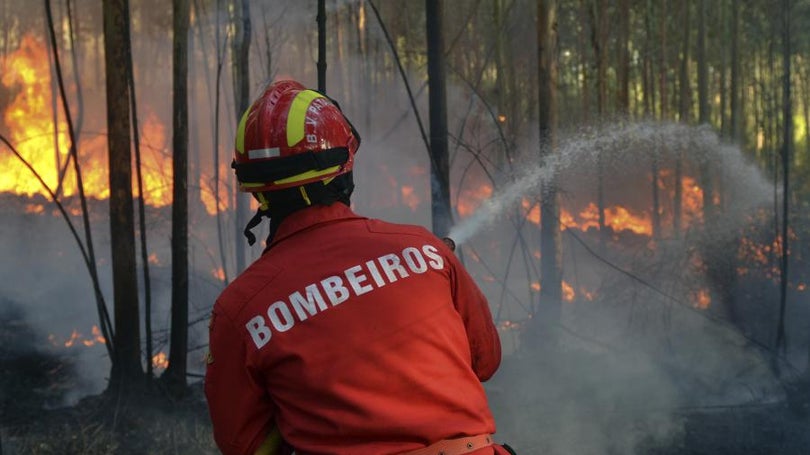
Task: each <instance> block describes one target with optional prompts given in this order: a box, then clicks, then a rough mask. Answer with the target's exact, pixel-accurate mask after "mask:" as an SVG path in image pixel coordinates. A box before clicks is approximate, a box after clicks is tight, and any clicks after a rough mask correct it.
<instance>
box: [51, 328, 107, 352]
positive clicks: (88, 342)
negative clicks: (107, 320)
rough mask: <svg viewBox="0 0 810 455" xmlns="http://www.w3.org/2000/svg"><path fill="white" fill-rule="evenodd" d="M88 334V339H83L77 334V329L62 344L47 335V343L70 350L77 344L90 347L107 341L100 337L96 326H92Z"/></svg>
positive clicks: (53, 336)
mask: <svg viewBox="0 0 810 455" xmlns="http://www.w3.org/2000/svg"><path fill="white" fill-rule="evenodd" d="M90 333H91V336H90V337H85V336H84V335H83V334H82V333H81V332H79V330H78V329H73V330H72V331H71V333H70V338H68V339H67V340H65V341H64V342H60V341H57V339H56V335H54V334H50V335H48V341H50V343H51V344H52V345H54V346H64V347H66V348H72V347H73V346H76V345H79V344H81V345H84V346H87V347H90V346H93V345H95V344H104V343H106V342H107V340H106V339H105V338H104V337H103V336H102V335H101V329H99V328H98V326H97V325H94V326H93V328H92V329H91V330H90Z"/></svg>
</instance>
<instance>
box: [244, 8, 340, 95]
mask: <svg viewBox="0 0 810 455" xmlns="http://www.w3.org/2000/svg"><path fill="white" fill-rule="evenodd" d="M317 22H318V91H319V92H321V93H326V0H318V16H317ZM248 29H249V28H248ZM247 39H250V38H249V37H247Z"/></svg>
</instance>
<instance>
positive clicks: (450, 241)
mask: <svg viewBox="0 0 810 455" xmlns="http://www.w3.org/2000/svg"><path fill="white" fill-rule="evenodd" d="M442 242H444V244H445V245H447V247H448V248H450V251H456V242H455V241H454V240H453V239H451V238H450V237H442Z"/></svg>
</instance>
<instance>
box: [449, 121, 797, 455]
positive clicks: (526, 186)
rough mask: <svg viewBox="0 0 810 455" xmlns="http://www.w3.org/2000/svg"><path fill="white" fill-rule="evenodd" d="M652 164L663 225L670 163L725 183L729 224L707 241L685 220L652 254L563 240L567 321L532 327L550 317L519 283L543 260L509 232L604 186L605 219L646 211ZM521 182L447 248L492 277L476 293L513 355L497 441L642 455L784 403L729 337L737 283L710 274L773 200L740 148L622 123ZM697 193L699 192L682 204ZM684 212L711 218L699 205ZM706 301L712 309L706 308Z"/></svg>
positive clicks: (620, 236)
mask: <svg viewBox="0 0 810 455" xmlns="http://www.w3.org/2000/svg"><path fill="white" fill-rule="evenodd" d="M653 162H655V163H656V165H657V169H658V170H659V172H660V175H659V178H660V180H661V181H660V183H659V190H660V191H661V195H660V198H661V204H662V205H661V211H662V219H664V220H665V221H662V224H663V225H665V226H666V225H669V224H671V223H672V220H671V214H669V215H666V214H667V213H668V212H671V210H672V207H671V202H669V203H667V202H665V201H667V200H671V198H672V193H671V191H672V187H673V185H674V181H673V176H672V174H671V172H672V169H674V168H675V166H676V164H677V165H679V166H681V169H682V177H683V178H690V179H692V180H690V181H692V182H694V185H697V183H698V182H699V181H700V176H701V172H704V173H707V175H710V176H711V178H712V180H713V181H715V182H720V184H721V185H722V191H720V192H719V193H720V194H722V195H723V200H722V201H717V202H719V204H718V207H719V209H718V210H720V211H721V213H722V214H721V218H720V220H721V221H720V222H718V223H716V225H711V226H706V225H703V224H701V222H700V221H699V220H698V219H697V218H695V217H696V216H697V215H698V213H697V212H694V213H693V212H690V210H687V209H684V214H683V215H684V220H683V223H684V225H683V227H682V229H683V232H681V233H674V232H672V231H671V230H670V229H666V230H664V229H662V232H661V233H659V237H658V238H657V239H652V238H650V237H648V236H647V235H636V234H631V233H627V232H629V231H618V230H616V231H611V234H610V235H609V236H608V238H607V240H606V242H607V243H602V242H605V240H604V238H603V237H601V236H600V233H599V231H598V229H589V230H584V231H583V230H578V229H574V228H572V227H571V226H568V228H567V229H566V230H565V231H564V232H563V252H564V256H563V280H564V281H565V284H566V285H567V286H569V287H570V289H571V292H572V294H574V296H573V297H572V298H571V299H570V301H566V302H564V303H563V304H562V309H561V316H560V320H559V322H556V321H550V322H548V321H541V322H545V323H544V324H540V325H538V321H537V319H539V318H543V317H546V316H545V315H547V314H548V312H547V311H544V310H543V308H544V307H545V306H547V305H549V302H544V301H542V300H539V301H538V294H537V293H536V290H534V292H532V290H529V289H527V288H528V286H526V280H527V279H528V280H538V279H539V278H538V276H539V271H538V270H536V268H535V266H533V265H532V263H535V261H537V258H538V257H539V256H540V255H542V254H543V253H544V252H542V251H539V250H537V247H536V246H534V245H538V244H539V241H538V239H537V237H536V234H533V233H532V231H531V230H527V229H526V228H525V223H520V222H517V221H515V217H516V216H517V217H521V218H523V217H526V216H527V213H526V210H525V205H523V204H524V203H525V202H524V201H525V200H527V199H528V200H539V199H542V198H543V197H545V196H546V193H544V191H546V190H547V189H548V188H549V187H553V188H554V189H555V190H556V191H557V192H558V193H560V194H561V199H562V201H563V205H564V206H565V207H568V208H570V209H572V212H574V213H576V210H577V208H580V207H582V206H585V205H586V204H587V203H588V202H591V203H592V201H593V200H595V199H596V196H597V194H598V191H597V190H598V188H597V186H598V182H600V181H601V182H602V185H603V189H604V196H603V197H604V198H605V203H606V205H608V206H610V205H612V204H614V203H621V204H622V205H624V206H626V207H627V208H628V210H635V211H637V212H639V213H640V211H641V210H649V207H651V206H652V196H651V192H652V181H651V179H650V175H651V169H652V166H653ZM529 163H530V162H529ZM516 167H517V168H519V169H525V171H523V172H522V173H520V174H519V175H516V176H514V178H512V179H511V180H510V179H507V180H509V181H510V183H508V184H507V185H505V186H503V187H502V188H501V189H496V190H495V192H494V194H493V196H492V198H491V199H489V200H487V201H485V202H484V203H483V204H482V205H481V206H480V207H479V209H478V210H477V211H476V212H475V213H474V214H473V215H472V216H470V217H468V218H465V219H463V220H462V221H461V222H460V223H458V224H457V225H456V226H454V227H453V229H452V230H451V233H450V237H451V238H453V239H454V240H455V241H456V242H458V243H463V244H465V245H466V246H467V248H465V251H468V252H474V255H473V258H472V260H468V261H467V264H468V267H469V268H470V270H472V271H473V272H474V273H475V274H476V276H478V277H481V276H482V275H483V276H485V277H489V279H488V280H483V281H481V280H479V283H481V285H482V288H483V290H484V292H485V293H486V295H487V296H488V297H489V299H490V302H491V304H492V305H493V310H494V312H495V316H496V320H497V322H498V323H499V324H500V327H501V334H502V339H503V340H504V346H505V348H506V350H507V351H508V352H510V355H508V356H506V357H505V360H504V364H503V366H502V368H501V370H500V371H499V373H498V374H497V375H496V377H495V378H494V379H493V381H492V383H491V384H488V386H487V387H488V390H489V392H490V398H491V400H492V406H493V409H494V410H495V414H496V419H497V422H498V424H499V431H498V437H499V439H500V440H502V441H505V442H508V443H510V444H512V445H513V446H514V447H516V448H517V449H518V451H519V452H521V451H522V452H526V453H547V454H552V455H553V454H567V453H576V454H584V455H590V454H593V455H597V454H605V453H617V454H635V453H639V454H641V453H647V452H648V451H649V450H651V448H654V447H663V446H667V445H669V444H677V441H678V440H679V438H681V437H683V430H684V427H683V425H684V416H685V415H686V413H687V412H688V411H689V410H693V409H709V408H712V407H723V406H736V405H740V404H750V403H766V402H772V401H774V400H777V399H779V398H780V397H781V390H780V387H779V386H778V381H777V380H776V379H775V378H774V377H773V374H772V372H771V370H770V368H769V365H768V362H767V361H766V358H765V356H764V354H765V353H764V352H763V351H761V350H760V349H759V348H758V346H757V343H756V341H757V340H755V339H753V338H751V336H750V335H749V334H746V333H745V332H744V331H743V330H741V328H740V326H739V325H737V324H738V323H741V321H739V320H738V321H737V323H734V324H733V323H731V322H730V319H729V314H728V313H727V312H726V310H727V309H726V308H725V307H724V305H725V303H724V302H723V295H724V292H726V291H727V289H725V288H726V287H728V286H731V284H730V283H727V282H723V281H717V280H716V279H713V278H711V274H709V273H708V272H707V269H706V265H705V264H713V265H714V264H717V263H721V264H722V263H723V262H722V261H731V262H732V263H733V261H735V260H736V250H734V249H731V250H730V251H729V250H728V249H727V250H726V251H718V249H717V248H714V249H712V248H710V246H712V245H715V246H717V245H719V246H721V247H723V248H726V247H727V246H728V245H734V243H733V239H735V238H737V236H739V235H740V232H741V231H742V229H743V227H744V226H746V224H747V223H750V218H749V215H750V214H751V213H752V212H754V211H756V210H758V209H759V208H761V207H762V206H763V205H764V204H766V203H767V202H769V197H771V196H772V195H771V186H770V185H769V184H768V183H767V182H766V180H765V179H764V178H763V177H762V176H761V174H760V173H759V171H758V170H757V169H756V167H754V166H753V165H751V164H750V163H748V162H747V161H746V160H745V159H744V158H743V156H742V154H741V153H740V151H739V149H738V148H736V147H733V146H730V145H727V144H724V143H722V141H720V139H719V138H718V137H717V135H716V134H715V133H713V132H712V131H711V130H709V129H708V128H700V127H690V126H685V125H680V124H672V123H653V122H639V123H627V122H622V123H614V124H606V125H603V126H600V127H593V128H588V129H583V130H578V131H576V132H570V133H568V134H567V135H565V136H564V137H563V138H562V139H561V140H560V144H559V147H558V149H557V150H556V153H555V154H554V155H550V156H548V157H546V158H545V159H543V160H541V161H539V163H537V164H534V165H528V164H527V165H523V166H520V165H518V166H516ZM600 174H601V175H600ZM690 188H691V189H692V190H695V189H696V188H698V187H697V186H694V187H689V188H684V191H687V190H690ZM695 191H696V190H695ZM688 197H692V198H693V200H688V199H687V198H688ZM684 201H685V202H684V203H686V202H689V201H691V202H695V203H697V202H701V203H702V200H701V198H700V197H698V195H696V194H693V195H691V196H690V195H689V194H685V195H684ZM691 202H690V203H691ZM667 204H669V205H667ZM687 214H688V215H689V216H691V217H692V218H689V217H687V216H686V215H687ZM667 216H669V217H670V218H667ZM505 221H511V222H505ZM510 243H511V244H512V247H511V248H513V249H515V247H516V246H517V249H518V250H520V249H523V250H527V249H528V250H529V251H531V250H532V249H534V250H537V251H536V254H535V256H534V257H533V258H531V259H528V260H526V259H523V262H522V263H521V259H520V258H519V253H518V254H509V255H507V254H505V253H504V250H508V249H509V244H510ZM707 245H708V246H707ZM709 255H713V256H709ZM516 256H517V257H518V259H515V257H516ZM715 256H716V257H715ZM521 282H522V283H523V284H522V285H521ZM541 283H542V281H541ZM521 287H522V288H523V289H527V291H528V292H526V293H525V294H524V293H523V292H522V291H521ZM701 296H702V298H704V299H706V300H707V301H710V305H711V306H710V307H708V308H707V307H701V305H704V304H705V303H704V304H702V303H700V302H701ZM705 305H709V304H705ZM516 327H517V328H518V330H515V328H516ZM538 327H539V328H538ZM531 328H534V331H535V333H534V334H532V333H531V332H532V330H526V329H531ZM538 330H539V331H540V332H539V334H538V333H537V331H538ZM554 339H556V340H558V341H557V343H558V344H555V342H553V341H551V340H554Z"/></svg>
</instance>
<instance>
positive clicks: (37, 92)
mask: <svg viewBox="0 0 810 455" xmlns="http://www.w3.org/2000/svg"><path fill="white" fill-rule="evenodd" d="M48 61H49V58H48V53H47V49H46V47H45V45H44V44H43V43H42V42H41V41H40V40H38V39H37V38H35V37H34V36H33V35H31V34H28V35H25V36H24V37H23V38H22V41H21V43H20V47H19V48H18V49H17V50H16V51H14V52H12V53H10V54H8V55H7V56H6V60H5V62H4V63H5V64H4V71H5V72H4V73H3V75H2V79H0V82H2V84H3V86H4V87H6V88H7V89H8V90H9V91H10V92H11V93H16V95H15V96H14V99H13V100H11V103H10V104H9V105H8V107H7V108H6V110H5V112H4V113H3V121H4V123H5V125H6V126H7V127H8V128H9V130H10V134H9V135H10V139H11V142H12V143H13V144H14V146H15V147H16V148H17V151H18V152H19V153H20V155H21V156H22V157H23V158H25V160H26V161H27V162H28V163H30V164H31V166H32V167H33V168H34V169H35V170H36V171H37V173H38V174H39V175H40V176H41V177H42V179H43V180H44V181H45V183H46V184H47V185H48V186H49V187H50V188H51V189H52V190H56V189H57V188H58V187H59V184H60V182H59V179H60V174H61V173H62V169H63V168H65V163H66V162H67V161H68V156H69V155H70V137H69V134H68V127H67V122H66V120H65V119H64V113H63V112H62V111H61V107H60V106H61V103H58V102H57V103H55V104H56V105H57V112H56V114H55V115H56V119H54V112H53V108H52V106H53V105H54V101H55V100H54V99H53V91H52V89H51V70H50V68H49V65H48ZM54 120H55V123H56V124H54ZM77 140H78V141H79V143H78V144H77V150H78V152H79V161H80V163H81V164H83V166H82V183H83V186H84V190H85V193H86V194H87V195H88V196H89V197H94V198H96V199H105V198H107V197H109V181H108V177H107V140H106V135H105V134H103V133H102V134H101V135H97V136H94V137H91V138H88V137H83V136H79V137H77ZM140 143H141V145H142V147H141V155H142V156H141V162H142V170H143V184H144V193H145V194H144V199H145V200H146V202H147V203H148V204H150V205H153V206H158V207H159V206H166V205H169V204H170V203H171V193H172V191H171V181H172V176H171V166H167V165H166V163H167V162H168V161H169V156H168V152H167V150H166V147H167V144H166V131H165V127H164V126H163V124H162V123H161V122H160V120H159V118H158V117H157V115H156V114H154V113H153V112H150V113H148V114H147V115H146V118H145V120H144V122H143V127H142V131H141V141H140ZM0 167H1V168H2V169H3V172H2V173H0V192H11V193H14V194H19V195H24V196H33V195H35V194H41V195H43V196H46V197H47V192H46V191H45V190H44V189H43V188H42V187H41V184H40V183H39V181H38V180H37V179H36V178H34V176H33V175H32V174H31V173H30V171H29V170H28V169H27V168H26V167H25V166H24V165H23V164H22V162H20V160H19V159H17V158H16V157H15V156H14V155H12V154H10V153H3V154H0ZM63 178H64V180H63V181H62V186H61V195H64V196H72V195H75V194H76V193H77V187H76V178H75V175H74V173H73V166H72V165H71V166H68V167H67V169H66V172H65V173H64V176H63ZM133 193H134V194H137V183H136V179H135V178H134V176H133Z"/></svg>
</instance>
